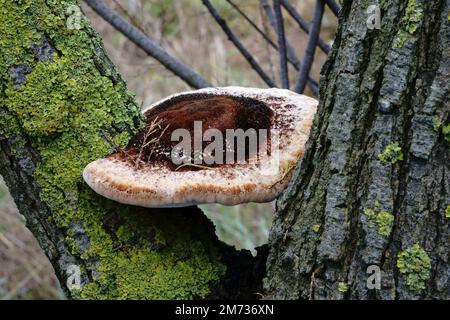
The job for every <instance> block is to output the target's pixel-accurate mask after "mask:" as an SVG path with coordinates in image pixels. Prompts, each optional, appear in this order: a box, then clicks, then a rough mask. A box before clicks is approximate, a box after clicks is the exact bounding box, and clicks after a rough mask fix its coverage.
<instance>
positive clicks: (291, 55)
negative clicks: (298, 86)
mask: <svg viewBox="0 0 450 320" xmlns="http://www.w3.org/2000/svg"><path fill="white" fill-rule="evenodd" d="M260 3H261V7H262V8H263V10H264V12H265V14H266V16H267V18H268V19H269V22H270V25H271V26H272V28H273V29H274V30H276V23H275V14H274V12H273V10H272V6H271V5H270V4H269V2H268V0H260ZM286 47H287V54H288V59H289V61H292V63H293V64H294V68H295V69H296V70H297V71H299V70H300V69H301V66H302V64H301V62H300V60H299V59H298V58H297V55H296V54H295V50H294V47H293V46H292V45H291V44H290V43H289V41H288V40H287V39H286ZM308 86H309V88H310V89H311V91H312V93H313V94H314V95H315V96H318V95H319V85H318V83H317V82H316V81H315V80H314V79H312V78H309V80H308Z"/></svg>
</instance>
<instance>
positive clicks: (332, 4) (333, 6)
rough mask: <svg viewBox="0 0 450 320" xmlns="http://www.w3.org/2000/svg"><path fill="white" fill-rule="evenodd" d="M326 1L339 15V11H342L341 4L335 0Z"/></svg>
mask: <svg viewBox="0 0 450 320" xmlns="http://www.w3.org/2000/svg"><path fill="white" fill-rule="evenodd" d="M325 2H326V3H327V5H328V7H330V9H331V11H333V13H334V14H335V15H336V16H338V15H339V11H341V6H340V5H339V4H337V2H336V1H334V0H325Z"/></svg>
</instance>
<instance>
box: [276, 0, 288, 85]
mask: <svg viewBox="0 0 450 320" xmlns="http://www.w3.org/2000/svg"><path fill="white" fill-rule="evenodd" d="M273 8H274V11H275V22H276V25H277V36H278V47H279V49H280V50H279V52H280V76H281V86H282V87H283V88H285V89H289V70H288V64H287V51H286V35H285V33H284V22H283V13H282V12H281V4H280V0H273Z"/></svg>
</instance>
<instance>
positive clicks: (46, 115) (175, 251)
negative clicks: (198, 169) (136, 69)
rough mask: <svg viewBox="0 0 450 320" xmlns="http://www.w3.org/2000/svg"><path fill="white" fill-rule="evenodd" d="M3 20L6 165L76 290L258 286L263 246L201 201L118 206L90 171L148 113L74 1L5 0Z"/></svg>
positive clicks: (0, 141)
mask: <svg viewBox="0 0 450 320" xmlns="http://www.w3.org/2000/svg"><path fill="white" fill-rule="evenodd" d="M0 21H1V24H0V34H1V39H0V80H1V82H0V174H1V175H2V176H3V177H4V179H5V181H6V183H7V185H8V187H9V189H10V192H11V194H12V195H13V197H14V199H15V202H16V204H17V206H18V208H19V210H20V212H21V213H22V214H23V215H24V216H25V217H26V221H27V226H28V227H29V228H30V230H31V231H32V232H33V234H34V235H35V236H36V238H37V240H38V242H39V244H40V245H41V247H42V249H43V250H44V251H45V253H46V255H47V256H48V258H49V259H50V261H51V263H52V264H53V266H54V268H55V271H56V275H57V277H58V278H59V280H60V282H61V285H62V287H63V289H64V290H65V292H66V294H67V296H68V298H82V299H88V298H99V299H105V298H118V299H125V298H130V299H180V298H184V299H187V298H206V297H208V298H224V297H233V298H250V297H254V296H253V294H254V293H255V292H257V291H261V288H260V284H261V279H262V277H263V275H264V256H265V255H264V254H261V255H260V256H261V257H262V258H261V259H262V260H261V261H263V262H262V263H261V261H260V260H258V259H256V258H253V257H252V256H251V254H250V253H249V252H248V251H240V252H237V251H235V250H234V249H232V248H230V247H228V246H226V245H224V244H223V243H221V242H220V241H219V240H218V239H217V237H216V236H215V233H214V226H213V225H212V223H211V222H210V221H209V220H208V219H207V218H206V216H205V215H204V214H203V213H202V212H201V211H200V210H199V209H198V208H196V207H189V208H184V209H167V210H162V209H161V210H156V209H155V210H147V209H143V208H136V207H129V206H125V205H119V204H117V203H113V202H111V201H108V200H106V199H104V198H103V197H100V196H98V195H96V194H95V193H94V192H93V191H92V190H90V189H89V188H88V187H87V185H86V184H85V183H84V182H83V179H82V176H81V173H82V170H83V168H84V167H85V166H86V165H87V164H88V163H89V162H91V161H93V160H95V159H98V158H102V157H104V156H106V155H107V154H109V153H110V152H112V151H114V148H115V147H114V146H113V145H116V144H117V145H121V146H123V145H125V144H126V143H127V142H128V140H129V139H130V137H131V136H132V135H133V133H134V132H135V131H136V130H137V129H138V128H139V127H140V126H141V124H142V120H143V119H142V118H141V116H140V114H139V110H138V108H137V106H136V103H135V101H134V99H133V96H132V95H131V93H130V92H128V91H127V89H126V85H125V83H124V81H123V80H122V79H121V77H120V75H119V74H118V72H117V70H116V68H115V67H114V65H113V64H112V63H111V61H110V60H109V59H108V57H107V56H106V54H105V51H104V48H103V46H102V44H101V40H100V38H99V36H98V35H97V33H96V32H95V31H94V30H93V29H92V27H91V26H90V24H89V22H88V21H87V19H86V18H85V16H84V15H83V14H82V12H81V11H80V9H79V7H78V5H77V2H76V1H75V0H71V1H64V2H60V1H49V0H47V1H44V0H24V1H10V0H0ZM111 141H114V143H111ZM262 251H264V250H262ZM77 268H79V269H80V272H81V287H80V288H78V287H76V286H72V285H71V284H77V282H76V279H75V278H74V277H73V276H76V269H77ZM68 279H69V280H70V281H73V282H70V281H69V283H67V280H68Z"/></svg>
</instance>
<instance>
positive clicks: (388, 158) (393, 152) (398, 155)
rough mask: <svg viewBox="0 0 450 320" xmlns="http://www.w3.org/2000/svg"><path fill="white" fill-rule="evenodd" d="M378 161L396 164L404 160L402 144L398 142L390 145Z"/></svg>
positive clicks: (379, 156)
mask: <svg viewBox="0 0 450 320" xmlns="http://www.w3.org/2000/svg"><path fill="white" fill-rule="evenodd" d="M378 159H379V160H380V161H381V162H383V163H384V164H387V163H392V164H395V163H396V162H397V161H402V160H403V152H402V148H401V147H400V144H399V143H398V142H392V143H390V144H389V145H388V146H387V147H386V148H385V149H384V151H383V153H382V154H380V155H378Z"/></svg>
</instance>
